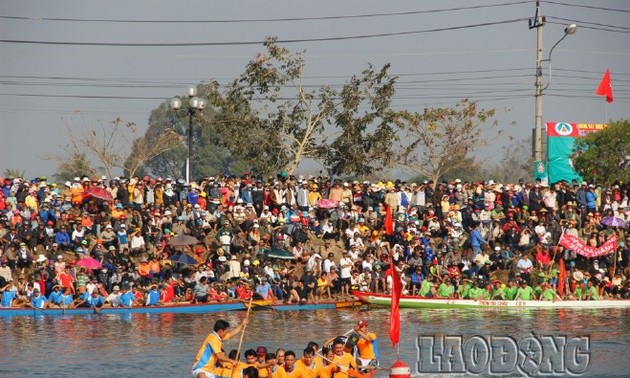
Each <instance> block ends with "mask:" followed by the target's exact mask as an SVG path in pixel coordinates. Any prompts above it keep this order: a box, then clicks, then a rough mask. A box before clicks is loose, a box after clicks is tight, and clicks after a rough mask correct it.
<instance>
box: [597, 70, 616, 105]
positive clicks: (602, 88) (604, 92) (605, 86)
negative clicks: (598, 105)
mask: <svg viewBox="0 0 630 378" xmlns="http://www.w3.org/2000/svg"><path fill="white" fill-rule="evenodd" d="M595 94H597V95H599V96H606V102H608V103H611V102H613V91H612V84H611V83H610V71H609V70H608V68H606V72H605V73H604V77H602V81H600V82H599V87H597V91H595Z"/></svg>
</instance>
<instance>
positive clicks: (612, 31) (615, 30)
mask: <svg viewBox="0 0 630 378" xmlns="http://www.w3.org/2000/svg"><path fill="white" fill-rule="evenodd" d="M547 23H549V24H552V25H563V26H566V25H565V24H564V23H562V22H554V21H547ZM580 28H581V29H590V30H599V31H606V32H611V33H623V34H627V33H630V30H620V29H611V28H608V27H599V26H588V25H580Z"/></svg>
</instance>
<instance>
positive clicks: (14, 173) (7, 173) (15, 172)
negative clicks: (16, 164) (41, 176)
mask: <svg viewBox="0 0 630 378" xmlns="http://www.w3.org/2000/svg"><path fill="white" fill-rule="evenodd" d="M4 177H7V178H16V177H24V171H20V170H19V169H12V168H7V169H5V170H4Z"/></svg>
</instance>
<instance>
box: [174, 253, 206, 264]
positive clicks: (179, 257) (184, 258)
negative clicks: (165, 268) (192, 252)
mask: <svg viewBox="0 0 630 378" xmlns="http://www.w3.org/2000/svg"><path fill="white" fill-rule="evenodd" d="M168 259H169V260H171V261H173V262H176V263H180V264H186V265H197V264H199V261H197V260H196V259H195V258H194V257H192V256H189V255H186V254H184V253H178V254H175V255H173V256H171V257H169V258H168Z"/></svg>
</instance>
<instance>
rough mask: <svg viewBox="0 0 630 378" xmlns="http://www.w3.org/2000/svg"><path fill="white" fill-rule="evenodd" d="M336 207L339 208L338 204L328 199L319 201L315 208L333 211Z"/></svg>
mask: <svg viewBox="0 0 630 378" xmlns="http://www.w3.org/2000/svg"><path fill="white" fill-rule="evenodd" d="M337 206H339V202H337V201H333V200H329V199H321V200H319V201H318V202H317V207H319V208H320V209H334V208H335V207H337Z"/></svg>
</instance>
